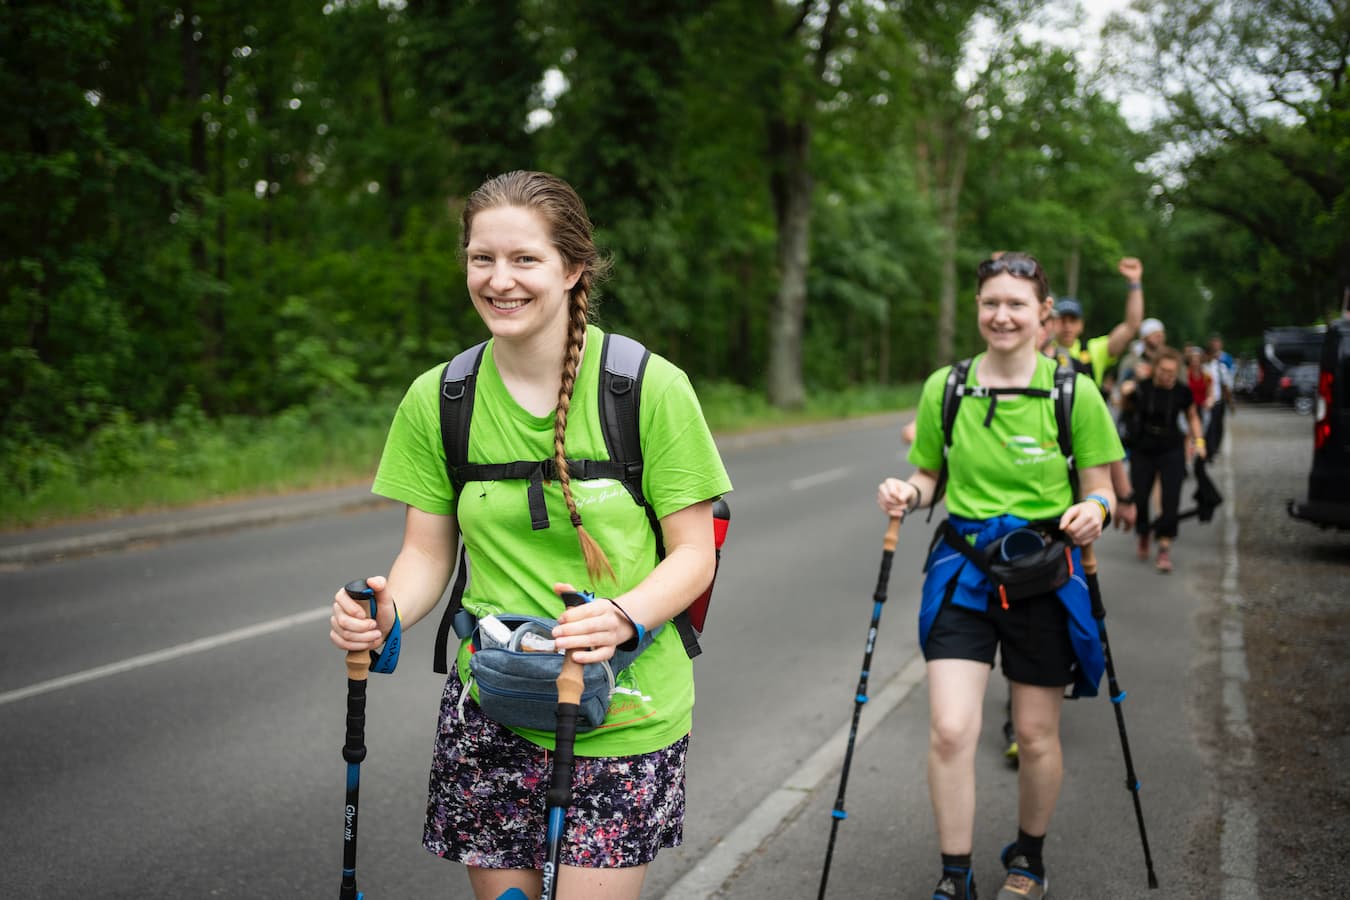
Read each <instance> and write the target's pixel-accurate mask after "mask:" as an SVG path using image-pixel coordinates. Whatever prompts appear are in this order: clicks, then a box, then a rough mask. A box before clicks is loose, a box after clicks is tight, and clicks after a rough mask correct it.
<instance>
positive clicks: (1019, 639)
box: [923, 594, 1078, 687]
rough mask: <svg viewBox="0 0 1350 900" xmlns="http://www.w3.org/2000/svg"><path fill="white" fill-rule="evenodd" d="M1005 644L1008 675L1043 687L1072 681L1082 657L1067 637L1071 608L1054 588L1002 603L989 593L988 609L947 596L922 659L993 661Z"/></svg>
mask: <svg viewBox="0 0 1350 900" xmlns="http://www.w3.org/2000/svg"><path fill="white" fill-rule="evenodd" d="M1000 646H1001V647H1002V656H1003V674H1004V675H1006V676H1008V680H1009V681H1016V682H1017V683H1019V684H1031V685H1037V686H1040V687H1062V686H1064V685H1067V684H1072V683H1073V681H1074V673H1075V672H1077V671H1078V657H1077V656H1075V655H1074V652H1073V642H1072V641H1071V640H1070V639H1069V612H1068V610H1066V609H1065V608H1064V604H1063V603H1060V602H1059V598H1058V597H1056V596H1055V595H1054V594H1039V595H1037V596H1035V597H1028V598H1027V599H1025V600H1018V601H1016V602H1014V603H1011V604H1009V608H1008V609H1006V610H1005V609H1004V608H1003V607H1002V605H1001V604H1000V603H999V601H998V598H997V597H990V599H989V604H988V607H987V609H986V611H985V612H979V611H977V610H973V609H967V608H966V607H964V606H957V605H955V604H953V603H952V602H951V601H950V600H944V601H943V603H942V609H940V610H938V614H937V618H936V619H935V620H934V621H933V627H932V628H930V629H929V631H928V642H927V643H926V644H924V647H923V656H924V659H926V660H929V661H932V660H935V659H970V660H974V661H976V662H982V663H987V664H989V665H990V666H993V664H994V652H995V651H996V650H998V649H999V647H1000Z"/></svg>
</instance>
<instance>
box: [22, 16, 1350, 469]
mask: <svg viewBox="0 0 1350 900" xmlns="http://www.w3.org/2000/svg"><path fill="white" fill-rule="evenodd" d="M1083 21H1084V19H1083V17H1082V12H1081V10H1078V11H1075V9H1074V8H1073V4H1071V3H1070V4H1065V3H1063V2H1059V3H1049V2H1045V3H1041V2H1032V0H987V2H977V0H913V2H885V0H866V2H862V0H799V2H786V0H625V2H622V3H616V2H613V0H556V2H555V0H406V2H384V0H381V2H375V0H329V2H326V3H324V2H322V0H316V2H308V0H306V2H300V0H266V2H260V0H228V2H226V0H182V2H179V3H176V4H175V3H160V2H154V0H64V2H44V3H22V2H15V0H0V55H2V56H3V73H2V74H0V104H3V110H4V116H3V118H2V119H0V229H2V231H0V248H3V249H2V251H0V254H2V256H0V290H2V291H3V295H2V296H3V301H2V302H3V307H2V308H0V435H2V437H0V453H3V454H4V455H5V457H6V458H7V459H9V460H11V462H12V460H13V459H15V458H19V457H24V458H27V459H29V460H30V464H29V466H28V469H26V470H25V471H30V474H31V470H32V469H33V465H35V464H33V463H32V462H31V461H32V460H33V459H34V458H36V457H37V456H40V455H41V454H42V453H43V452H45V451H49V450H56V449H58V448H61V447H66V446H70V445H73V444H76V443H79V442H81V441H86V440H88V439H90V436H91V435H94V434H96V433H97V432H98V430H99V429H101V428H106V427H108V426H109V425H110V424H111V425H116V424H117V423H123V424H125V423H127V422H153V421H156V420H166V419H171V418H174V417H177V419H178V420H182V419H183V418H184V417H187V419H188V420H194V417H200V418H201V419H202V420H205V419H215V418H217V417H221V416H226V415H232V416H248V417H269V416H276V415H284V414H285V413H286V412H287V411H288V410H294V409H297V408H305V407H308V406H311V405H313V404H315V403H320V402H326V403H336V404H339V405H341V404H348V405H352V406H355V405H357V404H360V403H362V402H365V401H368V400H369V399H370V398H371V397H373V396H375V395H376V393H378V392H381V391H384V392H387V391H390V390H394V389H397V388H401V387H402V386H404V385H405V384H406V383H407V382H408V381H409V380H410V379H411V378H412V377H413V376H414V375H415V374H416V373H417V372H420V371H422V370H424V369H426V368H428V367H430V366H431V365H434V364H435V363H436V362H437V361H439V360H443V359H446V358H448V357H449V356H450V355H451V353H452V352H453V351H454V350H455V349H457V348H459V347H461V346H463V345H466V344H468V343H470V342H472V341H475V340H478V339H480V338H481V337H482V336H483V329H482V327H481V324H480V323H479V321H478V320H477V317H476V316H475V314H474V313H473V311H472V309H471V307H470V305H469V303H468V302H467V300H466V298H465V296H464V287H463V284H464V279H463V272H462V269H461V264H460V261H459V258H458V247H459V241H460V235H459V229H458V211H459V207H460V205H461V203H462V198H463V197H464V196H465V195H466V193H467V192H469V191H470V190H472V189H473V188H474V187H475V186H477V185H478V184H479V183H480V182H481V181H482V180H483V179H484V177H486V176H488V175H491V174H496V173H498V172H501V171H505V170H508V169H512V168H539V169H545V170H548V171H552V172H555V173H557V174H559V175H561V176H563V177H564V178H566V179H567V180H569V181H570V182H572V184H573V185H575V186H576V187H577V189H578V190H579V191H580V193H581V194H582V196H583V197H584V198H586V201H587V203H588V206H589V207H590V210H591V213H592V217H593V218H594V220H595V222H596V224H597V226H598V229H599V238H600V241H601V243H602V246H603V247H604V248H605V249H606V250H607V251H608V252H609V253H610V254H611V255H612V256H613V259H614V274H613V276H612V278H611V280H610V281H609V282H608V283H607V284H606V285H605V286H604V289H603V293H602V300H601V305H600V308H599V314H600V318H601V321H602V323H603V324H604V325H605V326H606V327H610V328H613V329H617V330H623V331H626V332H628V333H630V334H633V335H634V336H636V337H638V338H640V339H642V340H644V341H646V342H648V343H649V344H650V345H651V346H653V347H654V348H657V349H658V350H659V351H660V352H662V353H663V354H665V355H667V356H669V357H670V358H672V359H674V360H675V361H676V362H677V363H678V364H679V365H681V366H683V367H684V368H685V369H687V370H688V371H689V372H690V374H691V375H692V376H693V378H694V379H695V382H696V383H697V384H699V385H700V386H702V385H715V384H732V385H739V386H742V387H744V388H746V389H748V390H751V391H754V392H760V393H762V394H763V395H764V396H765V397H766V398H767V399H768V400H769V401H770V402H771V403H773V404H774V405H777V406H779V407H784V408H791V407H794V406H797V405H800V404H801V403H802V402H803V401H804V399H805V398H806V397H808V396H810V395H812V394H813V393H819V392H826V391H832V390H837V389H841V388H846V387H848V386H852V385H860V384H874V383H887V382H890V383H894V382H897V381H901V380H914V379H917V378H919V377H921V376H922V375H923V374H925V373H926V372H928V371H929V370H931V369H932V368H933V367H934V366H936V365H939V364H941V363H943V362H945V361H949V360H950V359H951V358H953V356H954V355H956V354H960V353H964V352H967V351H969V350H971V349H972V348H973V346H974V344H975V341H976V340H977V335H976V333H975V329H974V327H973V308H974V307H973V303H971V302H967V301H968V298H969V297H970V296H971V294H972V292H973V289H974V275H973V273H974V267H975V264H976V263H977V262H978V261H979V260H981V259H983V258H984V257H986V256H987V255H988V254H989V252H990V251H991V250H995V249H1000V248H1002V249H1026V250H1028V251H1030V252H1033V253H1035V254H1036V255H1037V256H1039V257H1040V259H1041V260H1042V261H1043V262H1044V263H1045V264H1046V267H1047V270H1048V271H1049V272H1050V273H1051V277H1052V287H1053V288H1054V290H1055V291H1056V293H1060V294H1073V295H1076V296H1079V297H1081V298H1082V299H1083V301H1084V304H1085V306H1086V308H1087V311H1088V328H1089V330H1090V331H1093V332H1101V331H1105V330H1106V329H1108V328H1109V327H1110V326H1111V325H1112V324H1114V323H1115V322H1116V321H1117V320H1118V316H1119V313H1120V309H1121V305H1122V303H1123V299H1124V290H1123V284H1122V281H1121V278H1120V276H1119V275H1118V274H1117V273H1116V271H1115V265H1116V261H1117V259H1118V258H1119V257H1120V256H1122V255H1137V256H1140V257H1142V258H1143V260H1144V265H1145V279H1144V280H1145V285H1146V295H1147V302H1148V308H1149V314H1151V315H1158V316H1160V317H1161V318H1163V319H1164V320H1165V321H1166V322H1167V323H1168V327H1169V333H1170V335H1172V336H1173V338H1174V339H1176V340H1180V339H1183V338H1187V337H1189V338H1192V339H1199V338H1203V337H1204V335H1205V334H1206V333H1207V332H1208V331H1210V330H1218V331H1221V332H1223V333H1224V334H1225V335H1226V336H1227V337H1228V339H1229V343H1230V346H1233V345H1235V344H1236V345H1239V346H1240V345H1242V344H1243V342H1244V341H1245V342H1247V343H1248V344H1250V343H1251V342H1252V341H1254V340H1255V339H1257V338H1258V337H1259V335H1260V333H1261V330H1262V329H1263V328H1264V327H1268V326H1272V325H1287V324H1308V323H1312V322H1315V321H1317V320H1319V318H1321V317H1324V316H1326V315H1328V314H1329V313H1331V311H1333V310H1335V309H1336V308H1338V307H1339V305H1340V303H1341V297H1342V293H1343V292H1344V291H1345V290H1346V286H1347V285H1350V201H1348V200H1347V194H1346V177H1347V173H1350V90H1348V89H1347V86H1346V74H1347V70H1346V67H1347V62H1348V61H1350V3H1348V2H1346V0H1265V2H1254V0H1248V2H1243V0H1228V2H1209V0H1140V2H1136V3H1134V4H1133V7H1132V8H1131V9H1130V10H1128V11H1127V12H1125V13H1123V14H1121V15H1118V16H1115V17H1113V18H1112V19H1110V20H1109V21H1108V22H1107V25H1106V28H1105V32H1104V34H1103V36H1102V38H1101V43H1100V46H1101V47H1102V52H1101V53H1100V54H1099V55H1097V56H1095V57H1094V58H1092V59H1091V60H1089V59H1088V58H1086V57H1084V56H1083V55H1081V54H1075V53H1073V52H1071V51H1070V50H1068V49H1065V48H1064V47H1062V46H1059V45H1057V44H1054V43H1049V42H1044V41H1041V40H1039V39H1038V38H1037V37H1036V35H1037V34H1041V33H1049V32H1052V31H1055V30H1057V29H1058V30H1060V31H1063V30H1064V29H1069V30H1072V29H1073V28H1075V27H1077V28H1082V27H1083V25H1082V22H1083ZM1028 25H1033V26H1041V27H1040V29H1039V30H1038V29H1037V28H1035V27H1031V28H1029V27H1027V26H1028ZM1127 91H1128V92H1132V93H1134V94H1139V95H1146V96H1148V97H1151V98H1152V100H1153V103H1154V107H1155V113H1154V115H1153V117H1152V120H1151V121H1150V122H1149V123H1147V124H1146V125H1132V124H1131V123H1130V122H1129V121H1127V119H1126V118H1125V116H1124V115H1123V114H1122V111H1121V105H1120V100H1119V99H1118V98H1119V97H1120V96H1121V95H1122V94H1123V93H1124V92H1127ZM383 413H384V414H387V413H388V410H387V409H386V410H383ZM11 474H12V473H11Z"/></svg>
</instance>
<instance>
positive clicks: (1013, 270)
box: [975, 256, 1040, 279]
mask: <svg viewBox="0 0 1350 900" xmlns="http://www.w3.org/2000/svg"><path fill="white" fill-rule="evenodd" d="M1039 270H1040V266H1039V265H1037V263H1036V260H1034V259H1031V258H1029V257H1026V256H1014V257H1011V258H1010V257H1007V256H1000V257H999V258H998V259H986V260H985V261H984V262H982V263H980V265H979V268H977V269H976V270H975V274H976V275H978V276H979V277H980V278H981V279H985V278H992V277H993V276H995V275H1000V274H1002V273H1004V272H1006V273H1008V274H1009V275H1016V276H1017V277H1019V278H1035V277H1036V273H1037V272H1038V271H1039Z"/></svg>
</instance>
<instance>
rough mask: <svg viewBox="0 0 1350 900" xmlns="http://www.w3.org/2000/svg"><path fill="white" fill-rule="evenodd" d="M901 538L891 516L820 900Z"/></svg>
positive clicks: (842, 815)
mask: <svg viewBox="0 0 1350 900" xmlns="http://www.w3.org/2000/svg"><path fill="white" fill-rule="evenodd" d="M899 536H900V517H899V516H892V517H891V521H890V525H888V526H887V528H886V537H885V538H884V539H883V540H882V542H881V547H882V551H881V573H880V574H879V575H878V576H877V589H876V591H875V592H874V593H873V594H872V622H871V624H870V625H868V626H867V648H866V649H865V650H864V651H863V661H862V673H861V674H860V675H859V676H858V690H857V693H856V694H854V697H853V724H852V726H851V727H850V728H849V732H848V749H847V750H846V751H845V752H844V768H843V770H842V771H841V772H840V773H839V796H837V797H836V798H835V800H834V812H833V813H832V814H831V815H832V817H833V821H832V822H831V823H830V843H829V846H828V847H827V848H826V850H825V868H824V869H822V870H821V873H820V892H819V893H818V894H817V895H816V897H817V900H825V885H826V884H827V883H828V882H829V880H830V861H831V860H832V859H833V858H834V838H835V835H836V834H837V833H838V832H839V823H840V822H841V821H843V820H844V819H846V818H848V813H846V812H845V811H844V789H845V788H846V787H847V786H848V770H849V767H850V766H851V765H852V764H853V744H854V742H855V741H856V740H857V738H858V719H859V717H860V716H861V715H862V708H863V704H864V703H866V702H867V680H868V678H869V677H870V675H871V668H872V649H873V648H874V647H875V646H876V643H877V625H879V624H880V622H881V605H882V604H883V603H885V602H886V584H887V582H889V581H890V580H891V560H892V559H893V558H894V557H895V542H896V540H897V539H898V538H899Z"/></svg>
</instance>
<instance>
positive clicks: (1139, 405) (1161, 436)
mask: <svg viewBox="0 0 1350 900" xmlns="http://www.w3.org/2000/svg"><path fill="white" fill-rule="evenodd" d="M1180 371H1181V354H1180V353H1178V352H1177V351H1176V350H1173V349H1172V348H1170V347H1167V348H1164V349H1163V350H1161V351H1160V352H1159V353H1158V356H1157V359H1156V361H1155V362H1154V364H1153V374H1152V377H1151V378H1149V379H1146V380H1143V381H1138V382H1127V383H1126V384H1125V385H1123V386H1122V387H1121V396H1122V398H1123V401H1124V403H1125V406H1126V411H1125V415H1126V416H1127V417H1128V418H1129V420H1130V427H1129V435H1130V438H1129V440H1130V447H1129V449H1130V483H1131V485H1132V486H1133V488H1134V496H1135V505H1136V509H1137V512H1138V517H1137V519H1136V521H1135V526H1134V527H1135V533H1136V534H1137V535H1138V540H1139V543H1138V548H1137V549H1138V554H1139V558H1140V559H1141V560H1147V559H1148V557H1149V535H1150V532H1151V531H1156V532H1157V534H1158V558H1157V567H1158V571H1159V572H1163V573H1167V572H1171V571H1172V553H1171V550H1172V541H1173V539H1174V538H1175V537H1176V536H1177V513H1178V510H1179V508H1180V506H1181V482H1182V481H1183V480H1184V479H1185V477H1186V449H1187V444H1188V443H1189V444H1190V445H1191V446H1192V447H1193V448H1194V451H1195V453H1196V455H1198V456H1199V457H1201V458H1202V459H1203V458H1204V456H1205V438H1204V436H1203V432H1202V431H1201V428H1200V417H1199V416H1198V415H1197V414H1196V410H1195V404H1194V402H1193V400H1192V396H1191V391H1190V388H1189V387H1187V386H1186V385H1185V384H1181V383H1179V382H1178V377H1177V376H1178V375H1179V373H1180ZM1180 416H1185V418H1186V422H1187V426H1188V429H1189V432H1188V433H1183V432H1182V430H1181V428H1180V426H1179V425H1178V417H1180ZM1155 477H1156V478H1158V479H1160V480H1161V481H1162V509H1161V510H1160V511H1159V515H1158V519H1157V521H1156V523H1155V522H1153V521H1151V516H1150V510H1149V493H1150V492H1151V490H1152V487H1153V480H1154V478H1155Z"/></svg>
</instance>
